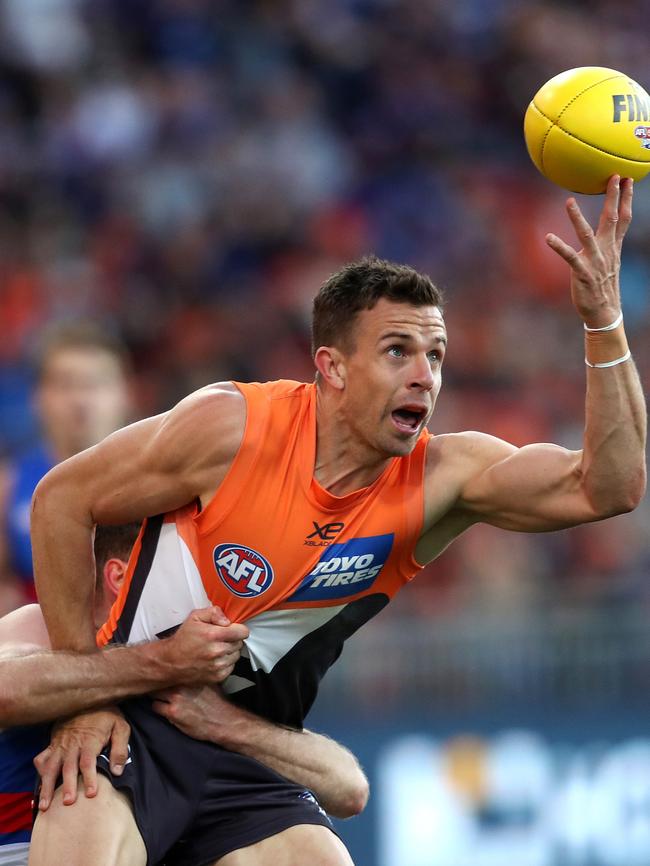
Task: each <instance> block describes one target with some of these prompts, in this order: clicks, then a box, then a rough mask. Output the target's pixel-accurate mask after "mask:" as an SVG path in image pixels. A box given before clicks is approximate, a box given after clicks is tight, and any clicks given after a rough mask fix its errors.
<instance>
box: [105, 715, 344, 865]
mask: <svg viewBox="0 0 650 866" xmlns="http://www.w3.org/2000/svg"><path fill="white" fill-rule="evenodd" d="M120 708H121V710H122V712H123V713H124V715H125V717H126V719H127V721H128V722H129V724H130V725H131V737H130V739H129V758H128V760H127V763H126V766H125V767H124V771H123V773H122V775H121V776H113V775H112V774H111V772H110V769H109V762H108V757H107V755H106V754H105V753H102V754H101V755H100V756H99V757H98V759H97V769H98V771H100V772H101V773H102V774H103V775H105V776H107V777H108V778H109V779H110V781H111V782H112V784H113V786H114V787H115V788H117V789H118V790H120V791H124V792H125V793H127V794H128V795H129V797H130V798H131V802H132V804H133V811H134V815H135V820H136V823H137V825H138V828H139V830H140V833H141V835H142V838H143V840H144V843H145V846H146V848H147V866H155V864H160V866H163V864H164V866H207V864H211V863H214V861H215V860H218V859H219V858H220V857H223V856H225V855H226V854H228V853H229V852H230V851H235V850H237V849H238V848H245V847H246V846H248V845H253V844H254V843H255V842H259V841H261V840H262V839H266V838H267V837H269V836H273V835H274V834H276V833H280V832H281V831H282V830H286V829H287V828H289V827H293V826H295V825H297V824H317V825H320V826H323V827H327V828H328V829H330V830H332V832H334V831H333V828H332V824H331V822H330V820H329V818H328V817H327V815H326V814H325V812H324V811H323V809H322V808H321V807H320V806H319V804H318V801H317V800H316V798H315V797H314V795H313V793H312V792H311V791H309V790H307V789H306V788H304V787H303V786H301V785H296V784H294V783H293V782H290V781H289V780H288V779H285V778H284V777H283V776H281V775H279V774H278V773H275V772H274V771H273V770H271V769H269V768H268V767H266V766H264V764H261V763H260V762H259V761H256V760H254V759H253V758H248V757H246V756H245V755H239V754H237V753H235V752H229V751H228V750H226V749H222V748H221V747H220V746H216V745H213V744H212V743H205V742H202V741H199V740H194V739H192V738H191V737H187V736H186V735H185V734H183V733H182V732H181V731H179V730H178V729H177V728H175V727H174V726H173V725H172V724H170V723H169V722H168V721H167V720H166V719H164V718H163V717H162V716H159V715H157V714H156V713H155V712H154V711H153V710H152V709H151V702H150V700H149V699H148V698H134V699H131V700H128V701H125V702H124V703H122V704H121V705H120Z"/></svg>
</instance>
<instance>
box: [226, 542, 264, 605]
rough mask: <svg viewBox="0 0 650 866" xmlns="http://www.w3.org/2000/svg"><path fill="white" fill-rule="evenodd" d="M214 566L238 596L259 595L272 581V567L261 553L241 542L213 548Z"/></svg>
mask: <svg viewBox="0 0 650 866" xmlns="http://www.w3.org/2000/svg"><path fill="white" fill-rule="evenodd" d="M213 556H214V567H215V568H216V570H217V574H218V575H219V577H220V578H221V581H222V583H224V584H225V585H226V586H227V587H228V589H229V590H230V591H231V592H232V593H234V594H235V595H238V596H239V597H240V598H252V597H254V596H258V595H261V594H262V593H263V592H266V590H267V589H268V588H269V587H270V586H271V584H272V583H273V569H272V568H271V563H270V562H269V561H268V559H265V558H264V557H263V556H262V554H261V553H258V552H257V551H256V550H251V549H250V547H244V546H243V545H241V544H220V545H219V546H218V547H215V549H214V554H213Z"/></svg>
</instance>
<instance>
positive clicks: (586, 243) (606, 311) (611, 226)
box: [546, 175, 634, 328]
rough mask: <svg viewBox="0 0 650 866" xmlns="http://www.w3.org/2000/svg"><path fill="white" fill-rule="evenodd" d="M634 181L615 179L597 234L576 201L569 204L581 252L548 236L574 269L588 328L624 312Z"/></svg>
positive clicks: (577, 301)
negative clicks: (622, 278) (622, 286)
mask: <svg viewBox="0 0 650 866" xmlns="http://www.w3.org/2000/svg"><path fill="white" fill-rule="evenodd" d="M633 187H634V184H633V181H632V179H631V178H629V177H626V178H623V179H622V180H621V179H620V178H619V176H618V175H612V177H610V179H609V183H608V184H607V193H606V194H605V203H604V205H603V210H602V212H601V215H600V220H599V222H598V228H597V229H596V231H595V232H594V231H593V229H592V228H591V226H590V225H589V223H588V222H587V220H586V219H585V218H584V216H583V214H582V211H581V210H580V208H579V207H578V203H577V202H576V200H575V199H574V198H570V199H568V200H567V205H566V207H567V213H568V214H569V219H570V220H571V223H572V224H573V227H574V229H575V232H576V235H577V236H578V240H579V241H580V243H581V244H582V249H581V250H580V252H577V251H576V250H575V249H573V247H571V246H569V244H567V243H565V242H564V241H563V240H561V239H560V238H558V237H557V235H554V234H549V235H547V236H546V243H547V244H548V245H549V247H550V248H551V249H552V250H555V252H556V253H557V254H558V255H560V256H562V258H563V259H564V260H565V261H566V262H568V264H569V265H570V267H571V297H572V300H573V304H574V306H575V308H576V310H577V311H578V313H579V314H580V315H581V316H582V319H583V320H584V323H585V324H586V325H587V327H589V328H602V327H604V326H606V325H610V324H611V323H612V322H613V321H614V320H615V319H616V318H617V316H618V315H619V313H620V311H621V298H620V290H619V279H618V278H619V273H620V269H621V247H622V245H623V238H624V237H625V233H626V232H627V230H628V227H629V225H630V222H631V221H632V196H633Z"/></svg>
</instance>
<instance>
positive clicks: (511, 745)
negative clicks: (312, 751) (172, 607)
mask: <svg viewBox="0 0 650 866" xmlns="http://www.w3.org/2000/svg"><path fill="white" fill-rule="evenodd" d="M649 21H650V3H648V2H643V0H616V2H614V0H590V2H587V0H585V2H575V3H550V2H531V0H525V2H523V0H490V2H489V3H485V2H483V0H462V2H451V0H328V2H326V3H324V2H318V0H268V2H263V0H256V2H253V0H3V3H2V5H1V6H0V332H1V333H2V340H1V341H0V447H1V448H2V451H3V452H4V453H5V454H6V455H12V454H13V453H15V452H16V451H17V450H18V449H19V448H21V447H22V446H23V445H24V444H25V443H26V442H28V441H30V440H31V439H32V438H33V437H34V436H35V435H36V434H35V430H34V420H33V418H32V416H31V414H30V408H29V391H30V387H31V382H30V367H29V360H30V357H31V354H32V352H33V350H34V347H35V345H36V344H37V341H38V337H39V334H40V333H42V330H43V328H44V326H45V325H46V324H47V323H49V322H51V321H56V320H65V319H75V318H88V317H90V318H92V319H94V320H97V321H100V322H102V323H104V324H105V326H106V327H107V328H108V329H112V330H114V331H116V332H117V333H119V334H120V335H121V336H122V337H123V338H124V339H125V340H126V341H127V344H128V346H129V348H130V349H131V351H132V352H133V356H134V359H135V376H134V386H135V391H136V396H137V405H138V413H139V414H140V415H146V414H151V413H154V412H157V411H161V410H164V409H166V408H168V407H170V406H171V405H172V404H173V403H174V402H175V401H176V400H177V399H178V398H179V397H181V396H182V395H184V394H185V393H186V392H188V391H190V390H192V389H194V388H196V387H199V386H201V385H203V384H205V383H207V382H210V381H214V380H218V379H224V378H240V379H241V378H243V379H262V380H265V379H271V378H279V377H284V378H299V379H309V378H311V375H312V372H311V362H310V358H309V335H308V319H309V312H310V301H311V298H312V296H313V294H314V293H315V291H316V290H317V288H318V286H319V285H320V283H321V282H322V280H323V278H324V277H326V276H327V275H328V274H329V273H331V272H332V271H333V270H335V269H336V268H338V266H339V265H340V264H341V263H342V262H345V261H348V260H350V259H354V258H356V257H358V256H360V255H362V254H365V253H366V252H368V251H374V252H376V253H377V254H379V255H381V256H384V257H387V258H392V259H396V260H399V261H405V262H408V263H410V264H413V265H415V266H416V267H418V268H421V269H424V270H426V271H427V272H428V273H430V274H431V275H432V277H433V279H434V280H435V281H436V282H437V283H438V284H439V285H441V286H442V287H443V289H444V290H445V293H446V296H447V302H448V307H447V311H446V319H447V325H448V329H449V334H450V350H449V354H448V359H447V361H446V363H445V374H444V388H443V392H442V395H441V397H440V400H439V407H438V409H437V410H436V415H435V417H434V419H433V422H432V429H433V430H434V432H435V431H447V430H461V429H480V430H485V431H488V432H490V433H493V434H496V435H498V436H502V437H504V438H505V439H508V440H510V441H512V442H514V443H515V444H523V443H526V442H529V441H535V440H543V441H555V442H558V443H561V444H563V445H566V446H569V447H578V445H579V442H580V436H581V429H582V409H583V400H584V398H583V389H584V370H583V363H582V338H581V328H580V324H579V322H578V321H577V319H576V317H575V315H574V314H573V312H572V309H571V307H570V302H569V298H568V291H567V287H568V277H567V272H566V267H565V266H564V264H563V263H562V262H561V261H559V260H557V259H556V257H555V256H554V255H553V254H552V253H551V252H550V251H548V250H547V249H546V247H545V245H544V243H543V237H544V234H545V232H546V231H548V230H551V229H552V230H553V231H556V232H558V233H560V234H564V236H567V237H570V227H569V224H568V221H567V219H566V217H565V216H564V212H563V202H564V199H565V196H564V194H563V193H562V191H561V190H559V189H556V188H554V187H552V186H551V185H550V184H549V183H548V182H546V181H545V180H544V179H543V178H541V177H540V176H538V175H537V173H536V171H535V169H534V168H533V166H532V164H531V163H530V162H529V160H528V157H527V155H526V153H525V148H524V144H523V139H522V133H521V123H522V118H523V113H524V110H525V107H526V105H527V103H528V101H529V99H530V98H531V96H532V94H533V93H534V92H535V90H536V89H537V88H538V87H539V86H540V85H541V84H542V83H543V82H544V81H545V80H547V79H548V78H549V77H551V76H552V75H554V74H556V73H557V72H559V71H561V70H563V69H566V68H569V67H573V66H581V65H603V66H610V67H613V68H619V69H621V70H623V71H625V72H626V73H628V74H629V75H630V76H631V77H633V78H635V79H637V80H638V81H639V82H640V83H641V84H642V85H643V86H645V87H646V88H648V87H649V86H650V77H649V75H650V73H649V69H650V65H649V62H648V61H649V58H650V36H649V35H648V33H649V28H648V22H649ZM583 203H584V205H585V208H586V210H587V212H588V214H589V215H590V217H592V218H593V217H594V216H595V215H596V214H597V212H598V208H599V205H600V199H595V200H584V202H583ZM622 284H623V294H624V308H625V313H626V322H627V330H628V333H629V336H630V341H631V345H632V348H633V352H634V354H635V358H636V361H637V364H638V366H639V369H640V372H641V375H642V377H643V379H644V381H645V382H646V383H647V382H648V381H650V341H649V340H648V337H647V333H648V326H649V325H650V182H648V183H647V184H646V185H641V186H640V187H639V188H638V190H637V197H636V208H635V221H634V224H633V226H632V229H631V230H630V233H629V235H628V239H627V241H626V246H625V252H624V268H623V276H622ZM648 518H649V507H648V502H647V500H646V501H645V502H644V503H643V504H642V506H641V507H640V508H639V509H638V510H637V511H636V512H635V513H634V514H632V515H627V516H624V517H620V518H617V519H614V520H610V521H608V522H606V523H604V524H600V525H597V526H590V527H583V528H580V529H577V530H573V531H571V532H562V533H558V534H554V535H548V536H526V535H514V534H506V533H500V532H498V531H492V530H490V529H488V528H484V527H477V528H475V529H473V530H472V531H470V532H469V533H468V534H467V536H466V537H465V538H463V539H461V540H460V541H459V542H457V543H456V544H455V545H454V546H453V547H452V548H451V550H449V551H448V552H447V553H445V554H444V555H443V557H441V559H439V560H438V561H437V562H436V563H435V564H434V565H433V566H431V567H429V568H427V569H426V570H425V573H424V574H423V575H422V576H421V577H419V578H418V579H417V581H416V582H415V583H414V584H413V585H412V586H410V587H408V588H407V589H406V590H405V591H404V592H403V593H402V594H401V596H400V597H399V598H398V599H397V600H396V601H395V603H394V604H393V605H392V606H391V608H390V609H389V610H388V611H387V612H385V613H384V614H382V615H381V617H379V618H378V619H377V620H376V621H375V622H373V623H372V624H370V625H369V626H368V627H366V628H365V629H364V630H363V631H362V632H361V633H360V634H359V635H358V636H357V638H356V640H354V641H352V642H351V643H350V646H349V649H348V650H347V651H346V653H345V654H344V657H343V659H342V661H341V662H339V664H338V665H337V666H336V667H335V669H334V670H333V671H332V672H331V674H330V677H329V679H328V681H327V684H326V686H325V688H324V690H323V694H322V696H321V698H320V699H319V702H318V704H317V707H316V709H315V711H314V713H313V716H312V718H311V719H310V722H311V724H312V725H313V726H315V727H321V728H324V729H325V730H328V731H329V732H331V733H333V734H334V735H336V736H338V737H340V738H341V739H342V740H343V741H344V742H347V743H348V744H349V745H351V746H352V747H353V748H354V749H355V750H356V751H357V752H358V753H359V754H360V756H361V758H362V760H363V762H364V764H365V766H366V769H367V770H368V772H369V775H370V777H371V782H372V784H373V799H372V802H371V804H370V806H369V807H368V810H367V812H366V814H364V816H362V817H361V818H359V819H355V820H354V821H352V822H348V823H346V824H345V825H343V826H342V828H341V832H342V833H343V835H344V837H345V838H346V839H347V840H348V841H349V844H350V846H351V850H352V852H353V854H354V856H355V858H356V862H357V866H466V864H467V866H469V864H472V866H483V864H490V866H492V864H499V866H501V864H503V863H506V862H510V861H513V860H514V858H515V857H516V860H517V862H518V863H519V864H521V866H528V864H530V866H564V864H567V866H569V864H571V866H619V864H620V866H624V864H625V866H646V864H650V781H649V779H650V772H648V767H649V765H650V758H649V757H648V754H649V752H650V740H649V741H646V740H645V739H644V737H646V736H648V719H649V713H648V709H647V704H648V701H647V696H646V690H647V686H648V674H650V638H649V637H648V629H647V626H646V619H647V613H648V608H649V607H650V580H649V577H650V531H649V519H648ZM585 816H586V817H585Z"/></svg>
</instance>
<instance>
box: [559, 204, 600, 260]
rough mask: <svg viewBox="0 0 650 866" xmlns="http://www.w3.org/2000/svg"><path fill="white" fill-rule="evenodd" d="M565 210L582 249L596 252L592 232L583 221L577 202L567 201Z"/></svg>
mask: <svg viewBox="0 0 650 866" xmlns="http://www.w3.org/2000/svg"><path fill="white" fill-rule="evenodd" d="M566 209H567V213H568V215H569V219H570V220H571V223H572V225H573V228H574V230H575V233H576V235H577V236H578V240H579V241H580V243H581V244H582V246H583V248H584V249H585V250H587V251H588V252H590V253H595V252H597V251H598V244H597V242H596V237H595V235H594V230H593V229H592V227H591V226H590V225H589V223H588V222H587V220H586V219H585V217H584V214H583V213H582V211H581V210H580V207H579V205H578V202H577V201H576V200H575V199H574V198H570V199H568V200H567V205H566Z"/></svg>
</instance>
